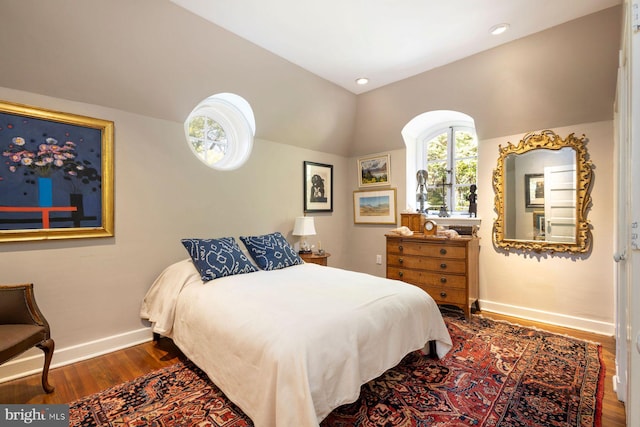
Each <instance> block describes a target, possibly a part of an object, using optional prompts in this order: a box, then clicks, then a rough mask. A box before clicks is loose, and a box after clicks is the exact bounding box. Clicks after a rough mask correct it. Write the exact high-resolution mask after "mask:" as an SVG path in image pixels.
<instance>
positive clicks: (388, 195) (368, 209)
mask: <svg viewBox="0 0 640 427" xmlns="http://www.w3.org/2000/svg"><path fill="white" fill-rule="evenodd" d="M396 211H397V209H396V189H395V188H390V189H387V190H356V191H354V192H353V222H354V224H397V222H398V219H397V214H396Z"/></svg>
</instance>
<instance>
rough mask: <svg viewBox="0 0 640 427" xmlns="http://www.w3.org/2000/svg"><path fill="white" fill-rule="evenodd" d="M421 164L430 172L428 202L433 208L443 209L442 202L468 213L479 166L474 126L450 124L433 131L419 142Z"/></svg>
mask: <svg viewBox="0 0 640 427" xmlns="http://www.w3.org/2000/svg"><path fill="white" fill-rule="evenodd" d="M418 150H419V154H420V155H419V156H418V158H419V159H420V158H421V159H423V160H422V162H421V163H422V164H423V165H425V169H426V170H427V172H428V173H429V178H428V180H427V205H428V208H429V209H430V210H433V209H440V207H441V206H443V203H444V204H446V206H447V210H448V211H454V212H466V211H468V209H469V200H468V198H469V193H470V187H471V185H472V184H475V183H476V171H477V167H478V141H477V139H476V136H475V133H474V132H473V129H470V128H463V127H449V128H446V129H443V130H442V131H440V132H437V133H436V135H435V136H433V133H432V134H431V136H430V137H427V138H426V139H425V140H423V141H421V142H420V143H419V144H418Z"/></svg>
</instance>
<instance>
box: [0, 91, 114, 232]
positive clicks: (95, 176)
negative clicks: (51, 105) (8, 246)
mask: <svg viewBox="0 0 640 427" xmlns="http://www.w3.org/2000/svg"><path fill="white" fill-rule="evenodd" d="M113 137H114V123H113V122H112V121H109V120H103V119H98V118H93V117H87V116H82V115H78V114H73V113H65V112H60V111H54V110H48V109H45V108H39V107H33V106H28V105H22V104H15V103H11V102H6V101H0V155H1V156H2V163H0V242H15V241H27V240H51V239H77V238H92V237H111V236H113V235H114V228H113V227H114V205H113V163H114V157H113Z"/></svg>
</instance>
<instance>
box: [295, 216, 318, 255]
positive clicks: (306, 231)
mask: <svg viewBox="0 0 640 427" xmlns="http://www.w3.org/2000/svg"><path fill="white" fill-rule="evenodd" d="M315 234H316V226H315V223H314V220H313V217H312V216H299V217H297V218H296V222H295V225H294V226H293V235H294V236H301V238H300V251H299V252H300V253H301V254H310V253H311V247H310V246H309V243H307V239H306V237H307V236H314V235H315Z"/></svg>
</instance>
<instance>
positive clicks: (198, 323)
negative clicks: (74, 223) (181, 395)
mask: <svg viewBox="0 0 640 427" xmlns="http://www.w3.org/2000/svg"><path fill="white" fill-rule="evenodd" d="M141 315H142V317H143V318H146V319H149V320H150V321H151V322H152V324H153V330H154V332H157V333H160V334H163V335H165V336H169V337H171V338H173V340H174V342H175V343H176V345H178V347H179V348H180V349H181V350H182V351H183V352H184V354H185V355H186V356H187V357H189V358H190V359H191V360H192V361H193V362H194V363H195V364H196V365H198V366H199V367H200V368H201V369H202V370H203V371H205V372H206V373H207V375H208V376H209V377H210V378H211V380H212V381H213V382H214V383H215V384H216V385H217V386H218V387H220V389H221V390H222V391H223V392H224V393H225V394H226V395H227V397H228V398H229V399H231V400H232V401H233V402H234V403H236V404H237V405H238V406H239V407H240V408H241V409H242V410H243V411H244V412H245V413H246V414H247V415H248V416H249V417H250V418H251V419H252V420H253V422H254V424H255V426H256V427H275V426H277V427H292V426H296V427H307V426H309V427H310V426H316V427H317V426H318V424H319V423H320V421H322V419H324V418H325V417H326V416H327V415H328V414H329V413H330V412H331V411H332V410H333V409H335V408H336V407H338V406H340V405H342V404H345V403H350V402H354V401H355V400H357V398H358V396H359V393H360V386H361V385H362V384H364V383H366V382H367V381H370V380H371V379H373V378H376V377H377V376H379V375H381V374H382V373H383V372H384V371H386V370H387V369H389V368H391V367H393V366H395V365H396V364H398V363H399V362H400V360H401V359H402V358H403V357H404V356H405V355H406V354H408V353H409V352H411V351H414V350H418V349H423V347H425V344H426V343H427V342H428V341H429V340H436V349H437V353H438V356H440V357H443V356H444V355H445V354H446V352H447V351H448V350H449V349H450V348H451V338H450V336H449V333H448V331H447V329H446V326H445V324H444V321H443V320H442V316H441V315H440V312H439V310H438V308H437V306H436V304H435V302H434V301H433V299H432V298H431V297H430V296H429V295H428V294H427V293H425V292H424V291H422V290H421V289H419V288H417V287H415V286H412V285H408V284H405V283H403V282H399V281H395V280H388V279H384V278H380V277H375V276H371V275H367V274H362V273H355V272H351V271H346V270H341V269H336V268H331V267H322V266H319V265H316V264H304V265H297V266H293V267H289V268H285V269H282V270H276V271H260V272H256V273H249V274H242V275H236V276H231V277H224V278H220V279H216V280H213V281H211V282H208V283H204V284H203V282H202V281H201V280H200V278H199V277H198V273H197V272H196V269H195V267H194V266H193V264H192V263H191V260H185V261H181V262H178V263H176V264H174V265H172V266H170V267H169V268H167V269H166V270H165V271H164V272H163V273H162V274H161V275H160V277H159V278H158V279H157V280H156V282H155V283H154V284H153V286H152V287H151V289H150V290H149V292H148V293H147V296H146V297H145V299H144V302H143V305H142V310H141Z"/></svg>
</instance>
